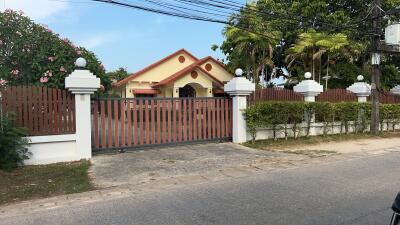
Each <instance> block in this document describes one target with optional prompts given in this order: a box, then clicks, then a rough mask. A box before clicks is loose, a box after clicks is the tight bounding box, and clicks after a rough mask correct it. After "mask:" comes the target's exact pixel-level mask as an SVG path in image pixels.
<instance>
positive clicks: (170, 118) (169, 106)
mask: <svg viewBox="0 0 400 225" xmlns="http://www.w3.org/2000/svg"><path fill="white" fill-rule="evenodd" d="M167 104H168V111H167V113H168V142H172V137H173V136H172V107H173V106H174V105H173V101H167Z"/></svg>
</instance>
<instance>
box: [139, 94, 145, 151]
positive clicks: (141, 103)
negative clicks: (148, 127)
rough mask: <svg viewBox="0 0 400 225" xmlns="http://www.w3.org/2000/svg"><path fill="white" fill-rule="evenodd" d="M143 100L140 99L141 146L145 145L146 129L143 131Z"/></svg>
mask: <svg viewBox="0 0 400 225" xmlns="http://www.w3.org/2000/svg"><path fill="white" fill-rule="evenodd" d="M143 119H144V118H143V100H142V99H139V135H140V136H139V144H140V145H143V142H144V129H143Z"/></svg>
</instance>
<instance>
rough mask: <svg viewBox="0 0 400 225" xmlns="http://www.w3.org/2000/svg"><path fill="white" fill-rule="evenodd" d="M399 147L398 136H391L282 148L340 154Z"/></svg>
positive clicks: (399, 138) (399, 140)
mask: <svg viewBox="0 0 400 225" xmlns="http://www.w3.org/2000/svg"><path fill="white" fill-rule="evenodd" d="M396 147H400V137H393V138H381V137H375V138H369V139H358V140H347V141H344V142H332V141H331V142H326V143H319V144H312V145H300V146H291V147H283V148H281V149H283V150H291V151H301V150H306V151H328V152H337V153H340V154H347V153H356V152H370V151H379V150H385V149H390V148H396Z"/></svg>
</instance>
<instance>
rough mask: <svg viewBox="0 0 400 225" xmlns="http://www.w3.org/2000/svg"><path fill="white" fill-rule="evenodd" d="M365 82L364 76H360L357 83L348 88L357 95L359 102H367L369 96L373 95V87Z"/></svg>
mask: <svg viewBox="0 0 400 225" xmlns="http://www.w3.org/2000/svg"><path fill="white" fill-rule="evenodd" d="M363 80H364V76H363V75H359V76H358V77H357V82H355V83H354V84H352V85H351V86H350V87H348V88H347V90H348V91H351V92H353V93H354V94H356V95H357V100H358V102H367V98H368V96H370V95H371V85H369V84H368V83H367V82H364V81H363Z"/></svg>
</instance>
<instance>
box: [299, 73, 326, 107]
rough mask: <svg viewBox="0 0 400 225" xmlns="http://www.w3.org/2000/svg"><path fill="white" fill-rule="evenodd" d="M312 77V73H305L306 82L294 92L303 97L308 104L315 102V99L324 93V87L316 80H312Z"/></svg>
mask: <svg viewBox="0 0 400 225" xmlns="http://www.w3.org/2000/svg"><path fill="white" fill-rule="evenodd" d="M311 76H312V75H311V73H309V72H307V73H305V74H304V77H305V78H306V80H303V81H302V82H300V83H299V84H297V85H296V86H294V87H293V91H294V92H296V93H299V94H301V95H303V96H304V101H306V102H315V97H316V96H318V95H319V94H321V93H322V92H323V91H324V87H323V86H322V85H321V84H319V83H318V82H316V81H315V80H310V78H311Z"/></svg>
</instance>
